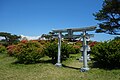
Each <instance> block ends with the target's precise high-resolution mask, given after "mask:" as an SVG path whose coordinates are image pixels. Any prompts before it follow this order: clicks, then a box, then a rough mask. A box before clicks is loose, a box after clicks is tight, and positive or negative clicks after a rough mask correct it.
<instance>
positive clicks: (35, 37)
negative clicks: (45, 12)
mask: <svg viewBox="0 0 120 80" xmlns="http://www.w3.org/2000/svg"><path fill="white" fill-rule="evenodd" d="M21 37H22V38H24V37H26V38H27V39H28V40H37V39H38V38H40V37H41V36H24V35H21Z"/></svg>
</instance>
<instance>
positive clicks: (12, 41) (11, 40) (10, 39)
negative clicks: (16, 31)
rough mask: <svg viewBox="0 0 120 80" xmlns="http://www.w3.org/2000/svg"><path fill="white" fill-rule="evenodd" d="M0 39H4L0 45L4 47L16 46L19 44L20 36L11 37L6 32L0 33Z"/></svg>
mask: <svg viewBox="0 0 120 80" xmlns="http://www.w3.org/2000/svg"><path fill="white" fill-rule="evenodd" d="M0 37H4V38H5V39H3V40H2V41H1V42H0V43H2V44H3V45H5V46H8V45H11V44H16V43H18V42H19V39H20V36H17V35H12V34H11V33H7V32H0Z"/></svg>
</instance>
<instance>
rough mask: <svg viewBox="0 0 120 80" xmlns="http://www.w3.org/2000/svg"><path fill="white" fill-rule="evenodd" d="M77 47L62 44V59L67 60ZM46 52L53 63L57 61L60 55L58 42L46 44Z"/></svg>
mask: <svg viewBox="0 0 120 80" xmlns="http://www.w3.org/2000/svg"><path fill="white" fill-rule="evenodd" d="M75 53H76V51H75V49H74V48H73V47H72V46H70V45H68V44H65V43H62V45H61V60H66V59H67V58H68V57H69V54H75ZM45 54H46V55H47V56H49V57H50V58H52V61H53V63H56V62H57V57H58V56H57V55H58V44H57V43H56V42H53V43H49V44H48V45H47V46H46V49H45Z"/></svg>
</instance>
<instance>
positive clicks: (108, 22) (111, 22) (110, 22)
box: [93, 0, 120, 35]
mask: <svg viewBox="0 0 120 80" xmlns="http://www.w3.org/2000/svg"><path fill="white" fill-rule="evenodd" d="M93 15H94V16H95V19H96V20H98V21H100V22H101V23H99V29H97V30H96V32H104V33H108V34H114V35H118V34H119V35H120V0H104V2H103V7H102V9H101V10H99V12H96V13H94V14H93Z"/></svg>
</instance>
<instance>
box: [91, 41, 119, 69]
mask: <svg viewBox="0 0 120 80" xmlns="http://www.w3.org/2000/svg"><path fill="white" fill-rule="evenodd" d="M91 53H92V54H93V56H94V60H95V61H97V62H98V64H99V66H100V67H102V68H120V40H112V41H108V42H101V43H99V44H97V45H95V46H94V47H92V51H91Z"/></svg>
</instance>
